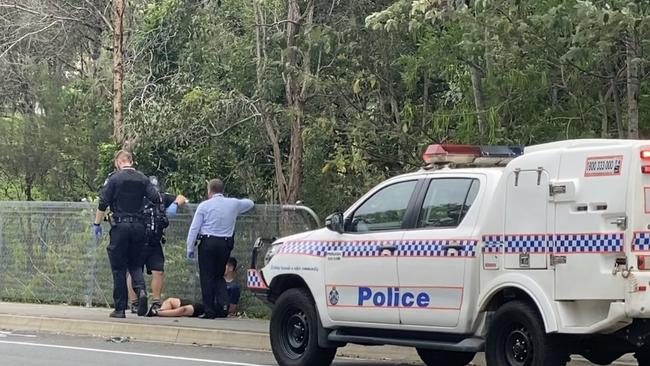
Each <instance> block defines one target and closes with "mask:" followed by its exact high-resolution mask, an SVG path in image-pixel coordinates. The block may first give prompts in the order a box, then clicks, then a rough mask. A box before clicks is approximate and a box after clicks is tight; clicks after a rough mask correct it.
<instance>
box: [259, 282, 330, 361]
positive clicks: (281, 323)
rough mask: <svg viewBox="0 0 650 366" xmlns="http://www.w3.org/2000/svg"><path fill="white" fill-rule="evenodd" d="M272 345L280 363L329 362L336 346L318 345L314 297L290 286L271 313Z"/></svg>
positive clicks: (303, 290) (305, 291)
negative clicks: (325, 346) (322, 346)
mask: <svg viewBox="0 0 650 366" xmlns="http://www.w3.org/2000/svg"><path fill="white" fill-rule="evenodd" d="M270 332H271V348H272V349H273V356H275V360H276V361H277V362H278V364H279V365H280V366H328V365H330V364H331V363H332V360H333V359H334V356H335V355H336V348H321V347H319V346H318V318H317V314H316V306H315V304H314V301H313V299H312V297H311V295H310V294H309V292H307V290H305V289H299V288H294V289H289V290H287V291H285V292H284V293H283V294H282V295H280V297H279V298H278V301H277V302H276V303H275V307H274V308H273V313H272V314H271V329H270Z"/></svg>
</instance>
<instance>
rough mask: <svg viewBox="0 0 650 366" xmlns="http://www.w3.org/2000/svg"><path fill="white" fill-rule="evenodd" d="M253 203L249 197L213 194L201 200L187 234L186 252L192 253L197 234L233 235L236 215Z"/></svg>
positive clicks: (224, 236)
mask: <svg viewBox="0 0 650 366" xmlns="http://www.w3.org/2000/svg"><path fill="white" fill-rule="evenodd" d="M253 206H255V204H254V203H253V201H251V200H249V199H237V198H229V197H224V196H223V194H215V195H214V196H212V198H210V199H208V200H206V201H203V202H201V203H200V204H199V207H198V208H197V209H196V213H194V218H193V219H192V225H191V226H190V231H189V233H188V234H187V253H188V255H189V254H190V253H194V241H195V240H196V237H197V236H198V235H211V236H218V237H223V238H228V237H231V236H233V234H234V232H235V222H236V221H237V216H238V215H239V214H241V213H244V212H246V211H248V210H250V209H251V208H253Z"/></svg>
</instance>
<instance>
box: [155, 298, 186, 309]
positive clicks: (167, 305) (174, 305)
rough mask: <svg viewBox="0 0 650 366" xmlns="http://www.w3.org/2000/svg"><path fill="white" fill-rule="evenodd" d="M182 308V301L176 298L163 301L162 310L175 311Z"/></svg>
mask: <svg viewBox="0 0 650 366" xmlns="http://www.w3.org/2000/svg"><path fill="white" fill-rule="evenodd" d="M180 307H181V300H180V299H177V298H175V297H170V298H169V299H166V300H165V301H163V303H162V305H161V306H160V310H173V309H178V308H180Z"/></svg>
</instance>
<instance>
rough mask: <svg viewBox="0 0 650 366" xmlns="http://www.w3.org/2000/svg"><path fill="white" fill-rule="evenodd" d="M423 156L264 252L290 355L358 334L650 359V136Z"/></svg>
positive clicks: (309, 362)
mask: <svg viewBox="0 0 650 366" xmlns="http://www.w3.org/2000/svg"><path fill="white" fill-rule="evenodd" d="M424 160H425V162H426V163H427V164H428V165H427V167H426V168H424V169H422V170H420V171H418V172H415V173H411V174H405V175H401V176H398V177H395V178H392V179H389V180H387V181H385V182H383V183H381V184H380V185H378V186H377V187H375V188H374V189H372V190H371V191H370V192H368V193H367V194H366V195H365V196H364V197H362V198H361V199H360V200H359V201H358V202H356V203H355V204H354V205H352V206H351V207H350V208H349V209H348V210H346V211H345V212H344V213H337V214H334V215H332V216H330V217H329V218H328V220H327V227H326V228H323V229H320V230H315V231H310V232H305V233H301V234H298V235H293V236H290V237H285V238H280V239H277V240H274V241H273V242H272V243H267V245H269V248H268V251H267V252H266V255H265V259H264V263H263V265H260V266H258V265H257V261H256V257H257V256H256V254H255V255H254V261H253V264H252V268H251V270H250V271H249V273H248V280H249V281H248V285H249V288H250V289H251V290H254V291H257V292H259V293H261V294H263V295H265V296H266V297H267V298H268V300H270V301H271V302H273V303H274V304H275V306H274V310H273V314H272V319H271V344H272V347H273V352H274V354H275V357H276V359H277V361H278V363H279V364H280V365H281V366H318V365H329V364H330V363H331V361H332V359H333V358H334V355H335V352H336V348H337V347H341V346H344V345H345V344H347V343H356V344H364V345H383V344H391V345H401V346H409V347H415V348H416V349H417V351H418V354H419V355H420V356H421V358H422V360H423V361H424V363H426V364H427V365H430V366H433V365H436V366H462V365H466V364H467V363H469V362H470V361H471V360H472V359H473V357H474V355H475V354H476V353H477V352H483V351H484V352H485V353H486V359H487V363H488V365H489V366H554V365H564V364H566V363H567V362H568V360H569V355H571V354H580V355H582V356H584V357H586V358H587V359H589V360H590V361H592V362H594V363H597V364H602V365H606V364H609V363H611V362H613V361H614V360H616V359H618V358H619V357H620V356H622V355H623V354H625V353H635V356H636V358H637V360H638V363H639V365H644V366H650V342H649V341H646V339H647V337H648V336H649V335H650V323H648V318H650V292H649V290H648V287H649V286H650V141H630V140H573V141H562V142H556V143H550V144H545V145H539V146H532V147H528V148H526V149H525V150H524V151H522V150H521V149H520V148H517V147H508V146H501V147H478V146H459V145H432V146H430V147H429V148H428V149H427V152H426V153H425V154H424ZM263 243H264V241H263V240H259V241H258V242H257V243H256V246H255V249H254V251H255V253H257V252H258V251H259V250H260V249H261V247H263V246H264V244H263Z"/></svg>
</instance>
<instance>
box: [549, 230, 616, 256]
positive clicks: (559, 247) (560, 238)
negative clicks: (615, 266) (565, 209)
mask: <svg viewBox="0 0 650 366" xmlns="http://www.w3.org/2000/svg"><path fill="white" fill-rule="evenodd" d="M554 242H555V243H554V252H555V253H560V254H561V253H618V252H622V251H623V233H612V234H557V235H555V239H554Z"/></svg>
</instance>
